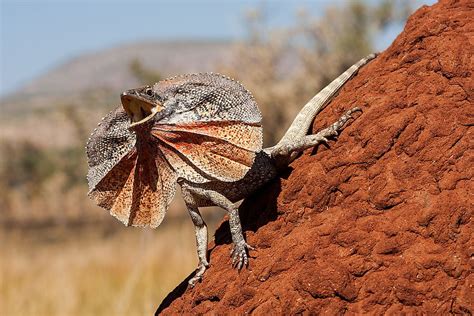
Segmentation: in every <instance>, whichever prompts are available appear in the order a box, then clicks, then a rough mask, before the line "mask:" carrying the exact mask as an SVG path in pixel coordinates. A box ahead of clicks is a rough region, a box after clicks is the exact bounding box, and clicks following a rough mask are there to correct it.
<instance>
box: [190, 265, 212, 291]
mask: <svg viewBox="0 0 474 316" xmlns="http://www.w3.org/2000/svg"><path fill="white" fill-rule="evenodd" d="M208 267H209V263H208V262H207V261H204V262H199V265H198V267H197V269H196V274H195V275H194V276H193V277H192V278H191V279H189V281H188V284H189V285H190V286H191V287H194V286H195V285H196V283H197V282H200V281H201V280H202V276H203V275H204V272H205V271H206V270H207V268H208Z"/></svg>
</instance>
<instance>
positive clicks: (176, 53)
mask: <svg viewBox="0 0 474 316" xmlns="http://www.w3.org/2000/svg"><path fill="white" fill-rule="evenodd" d="M231 55H232V43H231V42H225V41H186V42H183V41H180V42H173V41H167V42H156V41H151V42H139V43H131V44H126V45H121V46H118V47H113V48H108V49H104V50H102V51H98V52H95V53H90V54H85V55H82V56H79V57H76V58H74V59H72V60H70V61H69V62H66V63H64V64H63V65H60V66H58V67H56V68H54V69H52V70H50V71H49V72H47V73H45V74H43V75H41V76H39V77H37V78H35V79H33V80H32V81H31V82H29V83H27V84H26V85H25V86H23V87H22V88H20V89H18V90H17V91H15V92H13V93H11V94H9V95H7V96H5V97H3V98H2V99H0V111H1V114H2V115H0V122H1V124H0V143H1V142H2V141H8V142H18V141H23V140H26V141H28V142H32V143H35V144H38V145H44V146H46V147H51V146H53V147H57V146H59V147H64V146H69V145H70V144H71V140H72V139H75V138H77V137H76V136H75V133H76V132H75V131H74V128H73V126H72V125H71V118H70V117H69V118H68V117H66V116H65V115H67V114H64V113H65V112H64V108H67V107H69V108H73V110H74V111H78V113H79V115H80V116H79V117H80V118H81V121H82V122H83V124H85V128H86V129H87V130H89V129H92V128H93V126H95V125H96V124H97V122H98V121H99V120H100V117H101V116H103V115H104V114H106V113H107V112H109V111H110V109H112V108H113V107H114V106H116V105H118V104H119V102H120V100H119V95H120V93H121V92H122V91H124V90H126V89H130V88H133V87H136V86H137V85H140V84H141V83H140V82H139V81H138V79H137V78H136V76H135V75H134V74H133V72H132V70H131V64H132V63H133V61H134V60H138V61H139V62H140V63H141V65H142V67H143V69H146V70H150V71H156V72H158V73H159V74H160V75H161V76H163V77H168V76H172V75H175V74H179V73H184V72H205V71H216V70H218V69H219V67H222V66H223V65H224V64H228V63H229V62H230V60H231V58H232V57H231ZM58 131H60V132H58ZM84 141H85V140H81V142H84Z"/></svg>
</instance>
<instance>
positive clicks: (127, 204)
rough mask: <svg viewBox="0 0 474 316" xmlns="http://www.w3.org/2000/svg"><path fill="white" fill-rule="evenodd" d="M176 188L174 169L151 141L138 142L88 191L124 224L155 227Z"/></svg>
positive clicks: (158, 223) (161, 218) (163, 214)
mask: <svg viewBox="0 0 474 316" xmlns="http://www.w3.org/2000/svg"><path fill="white" fill-rule="evenodd" d="M175 191H176V173H175V172H174V171H173V170H172V169H171V168H170V166H169V165H168V163H167V162H166V161H165V160H164V158H163V156H162V154H161V153H160V151H159V149H158V147H157V146H156V145H154V144H150V143H143V144H140V143H138V144H137V147H136V148H134V150H133V151H131V152H130V153H129V154H128V155H126V156H125V157H123V158H122V160H121V161H120V162H119V163H118V164H117V165H116V166H115V167H114V168H112V170H111V171H110V172H109V173H108V174H107V175H106V176H105V177H104V178H103V179H102V180H101V181H100V182H99V183H98V185H97V186H96V187H95V188H94V189H93V190H92V191H91V192H90V193H89V195H90V196H91V197H92V198H93V199H94V200H95V201H96V202H97V204H98V205H99V206H101V207H103V208H105V209H107V210H109V211H110V213H111V214H112V215H113V216H115V217H116V218H117V219H119V220H120V221H121V222H123V223H124V224H125V225H127V226H150V227H153V228H154V227H158V225H160V224H161V222H162V221H163V218H164V216H165V213H166V210H167V208H168V205H169V204H170V203H171V200H172V199H173V196H174V194H175Z"/></svg>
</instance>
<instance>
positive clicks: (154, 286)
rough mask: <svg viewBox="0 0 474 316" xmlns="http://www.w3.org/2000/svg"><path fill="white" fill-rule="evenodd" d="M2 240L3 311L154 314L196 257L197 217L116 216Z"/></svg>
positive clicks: (0, 236) (15, 233) (19, 232)
mask: <svg viewBox="0 0 474 316" xmlns="http://www.w3.org/2000/svg"><path fill="white" fill-rule="evenodd" d="M222 214H223V213H219V212H218V214H217V215H219V216H222ZM184 215H186V214H184ZM219 216H217V217H216V216H211V218H210V219H211V220H210V221H209V222H210V223H208V224H210V225H209V226H210V232H214V230H215V227H216V224H217V222H218V221H219V220H218V219H217V218H218V217H219ZM208 218H209V216H208ZM0 244H2V254H1V259H0V271H1V275H0V284H1V285H0V298H1V302H0V315H152V314H153V313H154V312H155V310H156V308H157V306H158V304H159V303H160V302H161V300H162V299H163V298H164V297H165V296H166V294H168V292H170V291H171V290H172V289H173V288H174V287H175V286H176V285H177V284H179V282H181V281H182V280H183V279H184V278H185V277H186V276H188V275H189V274H190V273H191V272H192V271H193V270H194V269H195V267H196V264H197V255H196V251H195V241H194V229H193V225H192V222H191V220H189V219H188V218H179V217H175V218H171V219H170V220H169V221H166V220H165V223H164V224H163V225H162V227H159V228H158V229H157V230H151V229H138V228H125V227H124V226H123V225H122V224H120V223H119V222H118V221H116V220H114V219H112V218H111V221H110V223H106V224H103V223H101V224H99V225H97V224H96V225H84V226H82V227H76V228H74V227H72V228H71V227H69V228H65V227H58V226H52V227H46V228H44V227H43V228H34V229H32V228H29V229H28V230H25V229H8V230H7V229H3V230H2V231H1V232H0Z"/></svg>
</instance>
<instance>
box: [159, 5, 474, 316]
mask: <svg viewBox="0 0 474 316" xmlns="http://www.w3.org/2000/svg"><path fill="white" fill-rule="evenodd" d="M473 9H474V6H473V3H472V1H467V0H466V1H441V2H440V3H438V4H436V5H434V6H432V7H422V8H421V9H419V10H418V11H417V12H416V13H415V14H414V15H413V16H412V17H411V18H410V19H409V21H408V23H407V25H406V27H405V30H404V31H403V33H402V34H401V35H400V36H399V37H398V38H397V39H396V40H395V42H394V43H393V44H392V45H391V46H390V47H389V48H388V49H387V50H386V51H385V52H384V53H382V54H381V55H380V56H379V57H378V58H377V59H376V60H375V61H373V62H371V63H370V64H369V65H368V66H366V67H365V68H363V69H362V70H361V71H360V73H359V74H358V75H357V76H356V77H355V78H354V79H353V80H351V81H350V82H349V83H348V84H347V85H346V86H345V88H344V89H343V90H342V91H341V93H340V95H339V96H338V97H337V98H336V99H335V100H334V101H333V102H332V103H331V104H330V105H329V106H328V108H327V109H326V110H325V111H323V113H322V114H321V115H320V116H318V117H317V121H316V123H315V126H314V131H317V130H318V129H320V128H321V127H323V126H327V125H328V124H330V123H331V122H333V121H334V120H335V119H336V118H338V117H339V116H340V115H341V114H342V113H343V112H344V111H345V110H347V109H349V108H351V107H354V106H361V107H362V109H363V114H362V115H361V116H360V117H359V118H358V119H357V120H355V121H354V122H353V123H352V124H351V125H350V126H349V127H348V128H347V129H345V130H344V132H343V133H342V134H341V136H340V137H339V139H338V140H337V141H336V142H332V143H331V144H330V148H326V147H324V146H320V147H319V148H317V149H315V150H313V152H311V151H308V152H306V153H305V154H304V155H302V156H301V157H300V158H299V159H297V160H296V161H295V162H294V163H293V164H292V165H291V166H290V168H289V169H288V172H287V174H284V175H282V179H279V180H276V181H274V182H273V183H271V184H270V185H268V186H266V187H265V189H263V190H261V191H260V192H258V193H257V194H255V195H254V196H253V197H251V198H248V199H247V200H246V201H245V202H244V203H243V205H242V206H241V208H240V211H241V217H242V221H243V226H244V229H245V230H246V237H247V241H248V242H249V244H251V245H253V246H255V247H256V248H257V250H256V251H252V252H251V255H252V256H253V258H252V259H251V260H250V267H249V269H248V270H245V269H244V270H243V271H241V272H237V271H236V270H234V269H232V268H231V265H230V258H229V252H230V249H231V244H230V233H229V230H228V225H227V222H224V223H223V225H221V227H220V228H219V229H218V231H217V232H216V241H215V244H213V245H211V246H212V248H211V253H210V262H211V268H210V269H209V270H208V271H207V272H206V274H205V276H204V280H203V282H202V283H199V284H197V285H196V287H195V288H187V284H186V281H184V282H183V283H182V284H181V285H179V286H178V287H177V288H176V289H175V290H174V291H173V292H172V293H170V294H169V296H168V297H167V298H166V299H165V300H164V301H163V303H162V304H161V306H160V307H159V309H158V313H160V312H162V313H163V314H181V313H193V314H201V313H208V312H213V313H216V314H225V313H228V312H230V311H232V312H234V313H237V314H244V313H252V314H256V315H270V314H297V313H306V314H307V313H308V312H310V313H328V314H340V313H344V312H349V313H377V314H378V313H384V312H387V313H401V312H406V313H410V314H411V313H414V312H418V313H419V312H422V313H425V314H448V313H466V314H471V313H472V311H473V306H474V297H473V296H474V274H472V271H473V270H474V269H473V268H474V243H473V239H472V234H473V231H474V230H473V223H472V212H473V195H472V194H473V192H474V186H473V181H472V176H473V172H474V168H473V162H474V155H473V150H472V149H473V148H472V147H473V139H474V134H473V130H472V128H471V127H472V125H473V123H474V111H473V110H474V108H473V104H472V101H473V100H472V97H473V95H472V94H473V91H474V86H473V80H472V77H471V76H472V71H473V68H474V67H473V63H474V59H473V52H474V47H473V46H474V19H473V18H472V17H473V14H474V10H473Z"/></svg>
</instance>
